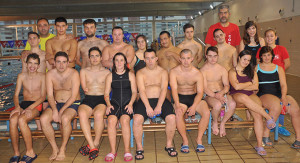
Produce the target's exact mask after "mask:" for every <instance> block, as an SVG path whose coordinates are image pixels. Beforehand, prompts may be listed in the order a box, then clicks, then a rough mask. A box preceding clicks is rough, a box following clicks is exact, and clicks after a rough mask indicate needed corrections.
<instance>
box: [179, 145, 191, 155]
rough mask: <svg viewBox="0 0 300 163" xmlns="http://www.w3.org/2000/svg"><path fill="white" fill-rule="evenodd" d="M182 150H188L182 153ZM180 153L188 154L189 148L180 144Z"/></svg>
mask: <svg viewBox="0 0 300 163" xmlns="http://www.w3.org/2000/svg"><path fill="white" fill-rule="evenodd" d="M184 150H188V151H184ZM180 152H181V153H190V148H189V146H188V145H183V144H181V148H180Z"/></svg>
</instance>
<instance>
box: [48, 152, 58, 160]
mask: <svg viewBox="0 0 300 163" xmlns="http://www.w3.org/2000/svg"><path fill="white" fill-rule="evenodd" d="M57 153H58V150H53V152H52V154H51V156H50V157H49V160H50V161H52V160H55V159H56V157H57Z"/></svg>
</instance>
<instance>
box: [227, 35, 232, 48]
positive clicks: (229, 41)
mask: <svg viewBox="0 0 300 163" xmlns="http://www.w3.org/2000/svg"><path fill="white" fill-rule="evenodd" d="M227 42H228V44H229V45H231V34H229V35H228V41H227Z"/></svg>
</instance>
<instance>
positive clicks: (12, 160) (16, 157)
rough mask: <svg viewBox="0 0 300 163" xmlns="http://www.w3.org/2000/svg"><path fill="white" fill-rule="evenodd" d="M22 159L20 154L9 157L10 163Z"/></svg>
mask: <svg viewBox="0 0 300 163" xmlns="http://www.w3.org/2000/svg"><path fill="white" fill-rule="evenodd" d="M19 161H20V156H13V157H11V158H10V159H9V163H13V162H16V163H18V162H19Z"/></svg>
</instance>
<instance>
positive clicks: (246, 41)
mask: <svg viewBox="0 0 300 163" xmlns="http://www.w3.org/2000/svg"><path fill="white" fill-rule="evenodd" d="M252 26H254V27H255V28H256V33H255V36H254V41H255V42H256V44H259V37H258V34H257V25H256V24H255V23H254V21H248V22H247V23H246V24H245V30H244V36H243V41H244V44H245V45H247V44H250V36H249V34H248V33H247V29H248V28H250V27H252Z"/></svg>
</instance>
